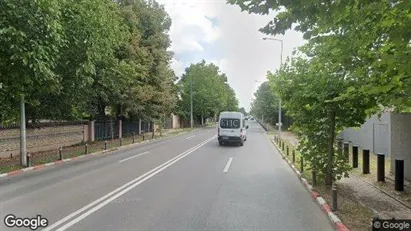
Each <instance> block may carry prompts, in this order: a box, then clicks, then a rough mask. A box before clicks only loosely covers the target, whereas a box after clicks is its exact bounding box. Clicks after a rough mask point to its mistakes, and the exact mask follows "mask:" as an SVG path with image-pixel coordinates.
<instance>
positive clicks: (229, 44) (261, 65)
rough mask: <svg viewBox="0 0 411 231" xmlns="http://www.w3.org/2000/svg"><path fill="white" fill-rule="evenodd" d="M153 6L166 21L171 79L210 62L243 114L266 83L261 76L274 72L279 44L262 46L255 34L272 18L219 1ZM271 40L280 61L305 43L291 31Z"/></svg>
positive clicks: (179, 0) (166, 1) (176, 0)
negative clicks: (161, 11) (162, 9)
mask: <svg viewBox="0 0 411 231" xmlns="http://www.w3.org/2000/svg"><path fill="white" fill-rule="evenodd" d="M158 1H159V2H160V3H161V4H163V5H164V7H165V9H166V11H167V12H168V14H169V15H170V17H171V19H172V26H171V30H170V32H169V33H170V37H171V40H172V46H171V50H172V51H173V52H174V58H173V60H172V64H171V67H172V69H173V70H174V72H175V73H176V75H177V76H179V77H180V76H181V75H182V74H183V73H184V69H185V68H186V67H188V66H189V65H190V64H191V63H197V62H200V61H201V60H202V59H204V60H206V61H207V62H212V63H214V64H216V65H218V66H219V67H220V70H221V71H222V72H224V73H226V74H227V77H228V83H229V84H230V86H231V87H232V88H233V89H234V90H235V92H236V95H237V98H238V100H239V103H240V107H244V108H245V109H246V110H247V111H249V109H250V103H251V100H252V97H253V93H254V92H255V91H256V90H257V89H258V86H259V84H261V83H262V82H264V81H266V80H267V78H266V73H267V71H275V70H276V69H278V68H279V67H280V60H281V43H280V42H278V41H269V40H263V39H262V38H264V37H267V36H266V35H264V34H262V33H261V32H259V31H258V29H259V28H261V27H263V26H265V25H266V24H267V23H268V22H269V21H270V20H272V19H273V18H274V14H271V15H269V16H263V15H256V14H248V13H247V12H241V10H240V8H239V7H238V6H236V5H229V4H227V3H226V2H225V1H224V0H158ZM274 38H277V39H282V40H283V43H284V50H283V60H286V57H287V56H291V54H292V52H293V50H294V49H295V48H297V47H298V46H301V45H303V44H304V43H305V41H304V40H303V38H302V34H301V33H298V32H296V31H289V32H287V33H286V34H285V35H284V36H275V37H274ZM256 81H258V82H256Z"/></svg>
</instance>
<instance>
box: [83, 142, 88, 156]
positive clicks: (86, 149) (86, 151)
mask: <svg viewBox="0 0 411 231" xmlns="http://www.w3.org/2000/svg"><path fill="white" fill-rule="evenodd" d="M84 153H85V154H88V144H86V145H84Z"/></svg>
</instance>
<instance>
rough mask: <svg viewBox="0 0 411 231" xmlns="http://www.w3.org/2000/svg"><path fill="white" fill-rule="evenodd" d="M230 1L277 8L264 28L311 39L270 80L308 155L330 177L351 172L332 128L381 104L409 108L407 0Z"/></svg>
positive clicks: (258, 9) (252, 9)
mask: <svg viewBox="0 0 411 231" xmlns="http://www.w3.org/2000/svg"><path fill="white" fill-rule="evenodd" d="M229 2H230V3H231V4H237V5H239V6H240V7H241V9H242V10H243V11H248V12H249V13H257V14H269V13H270V11H276V12H277V14H276V16H275V18H274V20H273V21H271V22H269V23H268V24H267V25H266V26H265V27H263V28H261V29H260V31H261V32H263V33H265V34H269V35H278V34H284V33H285V32H286V31H287V30H290V29H295V30H297V31H300V32H302V33H303V34H304V38H305V39H307V40H308V44H307V45H306V46H304V47H301V49H300V51H302V53H303V56H302V57H300V58H295V59H293V60H291V61H289V62H288V64H287V66H286V67H285V68H284V69H283V70H281V72H279V73H276V74H275V75H273V76H271V78H270V83H271V84H272V86H273V87H274V88H275V90H276V91H277V92H279V94H280V96H281V98H282V99H283V100H284V104H285V106H286V109H287V110H288V112H289V114H290V115H291V116H292V117H293V119H294V127H295V130H296V131H298V133H299V135H300V139H301V141H302V142H301V145H302V146H301V149H302V151H303V152H304V155H306V157H307V158H308V159H309V160H310V161H312V162H313V163H314V166H315V167H316V168H319V169H321V171H322V174H323V175H327V177H328V178H330V173H331V170H332V171H333V174H334V175H333V178H334V179H335V178H339V177H340V176H341V175H344V173H345V172H346V170H347V167H346V166H345V164H343V162H342V161H340V158H338V157H335V156H334V151H333V148H332V146H333V144H334V139H335V134H338V132H340V131H341V130H342V129H344V128H346V127H352V126H354V127H356V126H359V125H360V124H361V123H363V122H364V120H365V119H366V117H367V116H369V115H370V114H373V113H375V112H377V111H378V110H381V106H385V107H394V108H395V109H396V110H398V111H408V110H409V108H410V107H411V101H410V100H409V97H410V95H409V92H410V90H411V66H410V65H409V63H408V60H410V58H411V46H410V42H409V41H410V40H411V33H410V30H409V25H410V23H411V14H410V9H411V2H410V1H403V0H396V1H389V0H382V1H363V0H346V1H320V0H313V1H280V0H272V1H271V0H270V1H268V0H265V1H260V0H229ZM280 86H281V87H280ZM325 153H328V154H327V155H326V154H325ZM325 173H327V174H325ZM327 183H330V181H329V179H328V180H327Z"/></svg>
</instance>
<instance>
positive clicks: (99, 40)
mask: <svg viewBox="0 0 411 231" xmlns="http://www.w3.org/2000/svg"><path fill="white" fill-rule="evenodd" d="M170 26H171V20H170V18H169V16H168V15H167V13H166V11H165V9H164V7H163V6H161V5H159V4H158V3H157V2H155V1H144V0H120V1H111V0H89V1H76V0H62V1H49V0H37V1H24V2H21V1H15V0H5V1H1V2H0V63H1V64H2V65H0V85H1V87H0V97H2V99H4V100H2V104H1V105H0V121H9V120H11V121H13V120H14V121H16V120H18V113H19V98H20V94H24V95H25V96H26V97H25V98H26V99H27V102H26V112H27V118H28V119H31V120H36V119H80V118H82V117H84V116H86V117H88V118H91V119H92V118H96V119H104V118H106V117H107V115H106V114H105V111H106V110H107V109H110V111H111V113H110V115H108V116H111V117H117V116H126V117H139V118H143V119H152V118H158V119H159V118H161V117H162V116H164V115H165V114H169V113H171V112H172V111H173V110H174V108H175V106H176V103H177V90H178V88H177V86H176V85H175V84H174V81H175V75H174V73H173V71H172V70H171V68H170V62H171V58H172V53H170V52H169V51H168V50H167V49H168V48H169V47H170V44H171V41H170V38H169V35H168V31H169V29H170ZM10 109H11V110H10Z"/></svg>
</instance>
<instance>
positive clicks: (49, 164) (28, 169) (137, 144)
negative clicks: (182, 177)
mask: <svg viewBox="0 0 411 231" xmlns="http://www.w3.org/2000/svg"><path fill="white" fill-rule="evenodd" d="M194 131H198V129H194V130H192V131H190V132H194ZM186 133H189V132H185V133H181V134H177V135H174V136H170V137H164V138H160V139H152V140H145V141H142V142H138V143H134V144H129V145H124V146H121V147H116V148H111V149H107V150H103V151H98V152H93V153H90V154H83V155H80V156H75V157H72V158H67V159H62V160H56V161H53V162H48V163H45V164H39V165H35V166H32V167H27V168H22V169H18V170H13V171H9V172H6V173H2V174H0V178H4V177H8V176H16V175H20V174H22V173H25V172H30V171H34V170H39V169H44V168H46V167H50V166H53V165H58V164H64V163H65V162H70V161H73V160H79V159H83V158H85V157H89V156H96V155H101V154H111V153H113V152H114V151H118V150H121V149H125V148H130V147H133V146H139V145H142V144H147V143H151V142H154V141H162V140H168V139H170V138H172V137H175V136H179V135H183V134H186Z"/></svg>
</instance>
